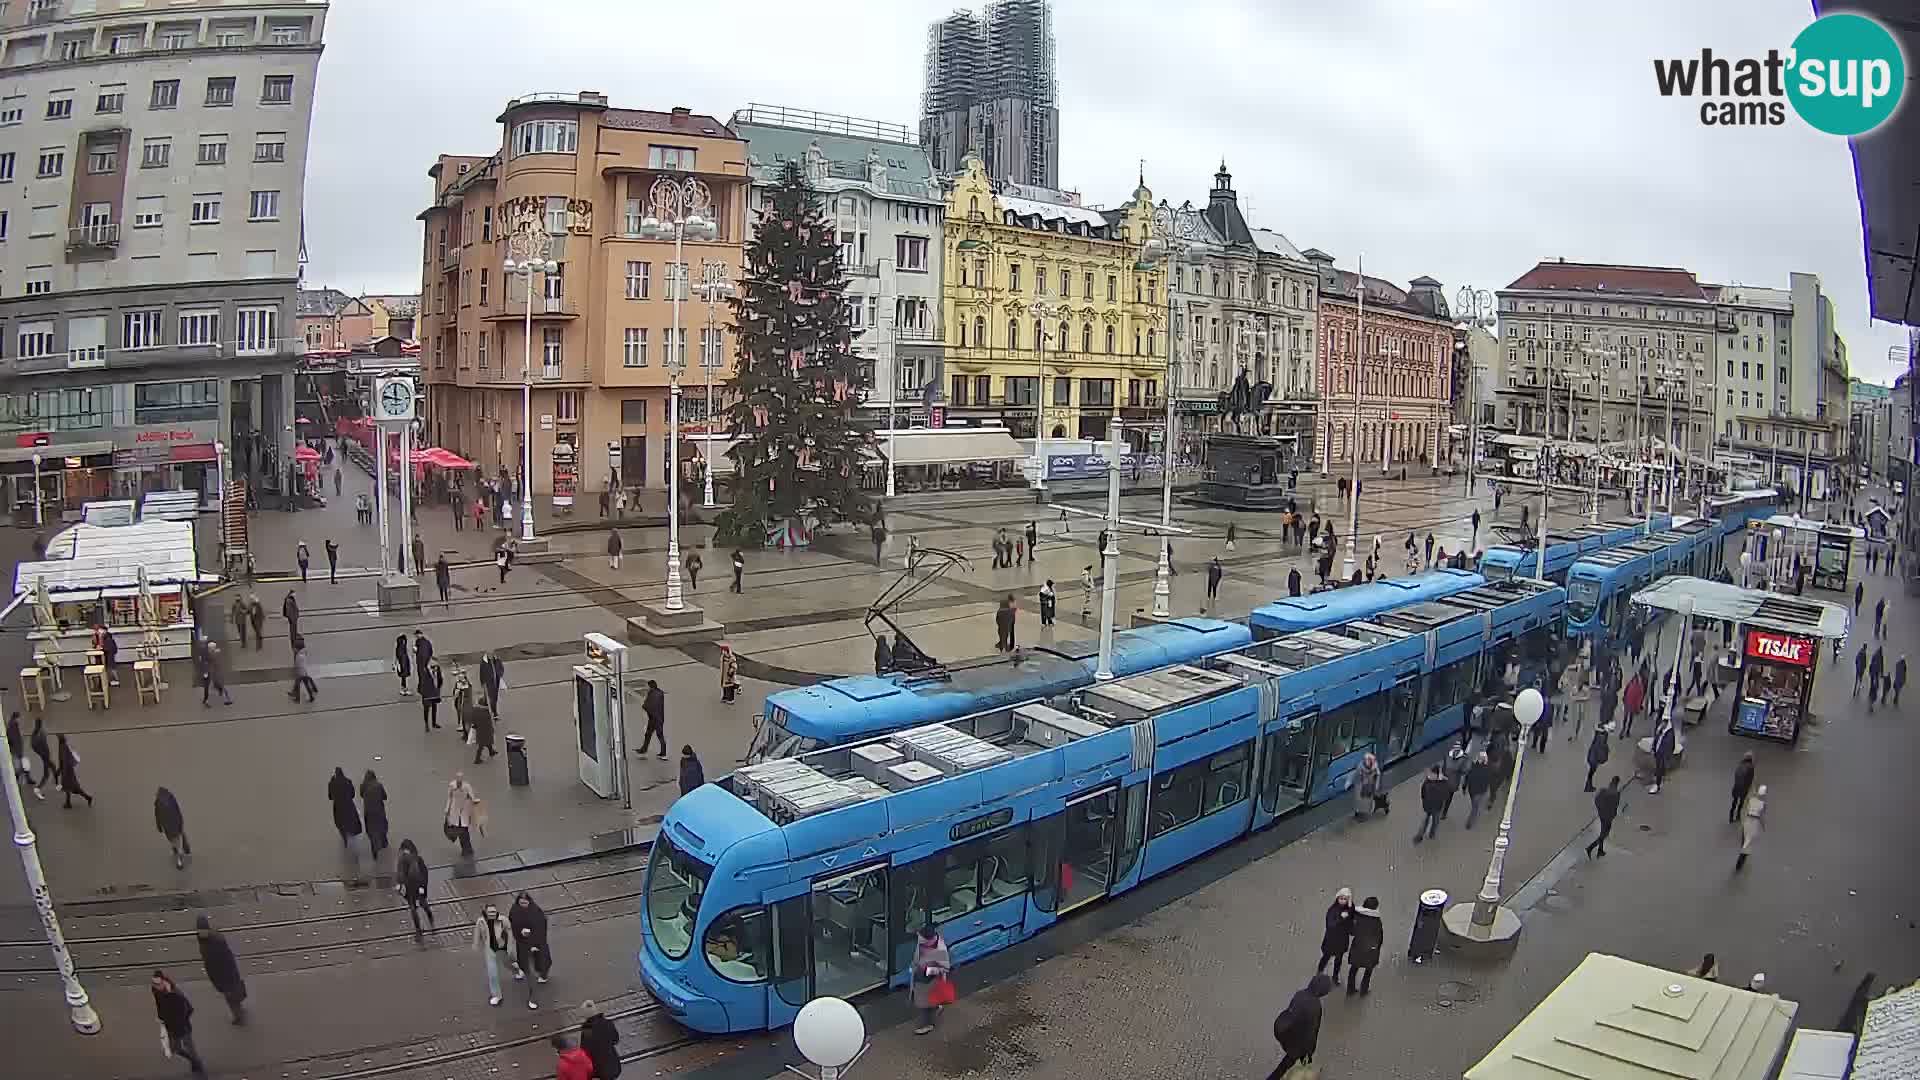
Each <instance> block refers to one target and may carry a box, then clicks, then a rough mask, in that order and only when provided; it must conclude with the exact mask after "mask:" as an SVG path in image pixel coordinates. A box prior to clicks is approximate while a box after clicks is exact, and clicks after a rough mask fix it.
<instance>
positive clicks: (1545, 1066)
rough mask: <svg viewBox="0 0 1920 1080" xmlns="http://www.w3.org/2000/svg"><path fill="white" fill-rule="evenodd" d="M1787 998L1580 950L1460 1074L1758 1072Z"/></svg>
mask: <svg viewBox="0 0 1920 1080" xmlns="http://www.w3.org/2000/svg"><path fill="white" fill-rule="evenodd" d="M1799 1010H1800V1006H1799V1004H1798V1003H1797V1002H1792V1001H1787V1000H1785V999H1783V998H1781V997H1778V996H1776V995H1773V994H1762V993H1756V992H1754V991H1751V990H1743V989H1740V988H1738V987H1733V986H1723V985H1721V984H1720V983H1717V982H1709V981H1707V980H1705V979H1696V978H1694V977H1693V976H1691V975H1682V974H1679V973H1677V972H1672V971H1668V970H1666V969H1664V968H1657V967H1652V966H1650V965H1647V964H1637V963H1634V962H1633V961H1631V960H1625V959H1622V958H1620V957H1618V956H1609V955H1607V954H1605V953H1588V954H1587V958H1586V959H1585V960H1582V961H1581V962H1580V966H1579V967H1576V968H1574V969H1573V971H1572V973H1570V974H1569V975H1568V976H1567V977H1566V979H1565V980H1564V981H1562V982H1561V983H1560V985H1559V986H1557V987H1555V988H1554V990H1553V992H1552V993H1550V994H1548V995H1547V997H1546V1000H1544V1001H1542V1002H1541V1003H1540V1004H1539V1005H1538V1006H1536V1007H1535V1008H1534V1010H1533V1011H1532V1012H1530V1013H1528V1014H1527V1015H1526V1016H1525V1017H1524V1018H1522V1019H1521V1021H1520V1023H1519V1024H1518V1025H1517V1026H1516V1027H1515V1028H1514V1029H1513V1030H1512V1031H1510V1032H1508V1033H1507V1036H1506V1038H1504V1039H1501V1040H1500V1042H1499V1043H1498V1044H1497V1045H1495V1046H1494V1048H1493V1049H1492V1050H1490V1051H1488V1053H1487V1056H1486V1057H1484V1058H1481V1059H1480V1061H1479V1062H1478V1063H1476V1064H1475V1065H1474V1066H1472V1067H1471V1068H1469V1069H1468V1070H1467V1072H1466V1078H1465V1080H1661V1078H1670V1077H1679V1076H1684V1077H1689V1078H1692V1080H1768V1078H1770V1077H1772V1076H1773V1075H1774V1072H1775V1070H1776V1069H1777V1068H1779V1066H1780V1063H1781V1061H1782V1060H1783V1058H1784V1056H1785V1054H1786V1050H1787V1039H1788V1037H1789V1036H1790V1035H1791V1034H1792V1032H1793V1018H1794V1015H1795V1014H1796V1013H1798V1012H1799Z"/></svg>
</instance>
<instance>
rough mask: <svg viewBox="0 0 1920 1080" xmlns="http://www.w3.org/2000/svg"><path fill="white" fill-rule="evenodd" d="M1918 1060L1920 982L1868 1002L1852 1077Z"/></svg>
mask: <svg viewBox="0 0 1920 1080" xmlns="http://www.w3.org/2000/svg"><path fill="white" fill-rule="evenodd" d="M1876 509H1877V508H1876ZM1916 1061H1920V983H1915V984H1913V985H1912V986H1909V987H1907V988H1906V989H1904V990H1895V991H1893V992H1892V993H1889V994H1885V995H1883V996H1881V997H1878V998H1875V999H1874V1000H1872V1001H1870V1002H1868V1003H1867V1015H1866V1019H1865V1020H1864V1021H1863V1022H1862V1023H1861V1025H1860V1045H1859V1047H1858V1048H1857V1049H1856V1050H1855V1051H1854V1054H1853V1073H1852V1077H1853V1080H1899V1078H1901V1077H1911V1076H1912V1075H1913V1063H1914V1062H1916Z"/></svg>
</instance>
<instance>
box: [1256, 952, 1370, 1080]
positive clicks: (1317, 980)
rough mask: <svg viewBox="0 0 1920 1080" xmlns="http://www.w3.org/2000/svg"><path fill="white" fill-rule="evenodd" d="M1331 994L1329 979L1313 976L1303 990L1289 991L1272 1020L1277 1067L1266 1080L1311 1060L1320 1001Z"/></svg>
mask: <svg viewBox="0 0 1920 1080" xmlns="http://www.w3.org/2000/svg"><path fill="white" fill-rule="evenodd" d="M1368 973H1369V974H1371V973H1372V972H1371V971H1369V972H1368ZM1332 991H1333V980H1332V979H1329V978H1327V977H1326V976H1325V975H1315V976H1314V977H1313V978H1312V979H1309V980H1308V981H1307V985H1306V986H1305V987H1304V988H1302V989H1299V990H1295V991H1294V992H1293V999H1292V1000H1291V1001H1289V1002H1287V1007H1286V1008H1285V1009H1282V1010H1281V1011H1280V1015H1278V1016H1276V1017H1274V1018H1273V1037H1274V1039H1275V1040H1276V1041H1277V1042H1279V1044H1280V1049H1281V1051H1282V1054H1281V1057H1280V1064H1278V1065H1276V1066H1274V1068H1273V1071H1272V1072H1270V1073H1268V1074H1267V1080H1282V1078H1283V1077H1285V1076H1286V1075H1287V1070H1289V1069H1291V1068H1293V1067H1294V1066H1295V1065H1297V1064H1299V1063H1301V1062H1303V1061H1305V1062H1310V1061H1312V1060H1313V1054H1314V1051H1315V1050H1317V1049H1318V1048H1319V1046H1320V1012H1321V1006H1320V999H1321V998H1323V997H1326V996H1327V995H1328V994H1329V993H1331V992H1332Z"/></svg>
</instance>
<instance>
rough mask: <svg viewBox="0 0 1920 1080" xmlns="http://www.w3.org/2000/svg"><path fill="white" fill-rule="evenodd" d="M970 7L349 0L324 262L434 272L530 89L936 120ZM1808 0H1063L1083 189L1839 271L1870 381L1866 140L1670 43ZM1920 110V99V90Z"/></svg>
mask: <svg viewBox="0 0 1920 1080" xmlns="http://www.w3.org/2000/svg"><path fill="white" fill-rule="evenodd" d="M956 6H959V5H958V4H956V3H955V2H954V0H836V2H831V3H814V4H794V3H789V2H785V0H730V2H728V3H724V4H717V3H704V4H703V3H666V2H663V0H547V2H546V3H537V4H531V5H529V4H527V3H525V2H524V0H516V2H513V3H507V2H504V0H335V2H334V4H333V7H332V9H331V14H330V16H329V22H328V26H327V39H326V45H327V49H326V55H325V58H324V60H323V61H322V62H321V67H320V89H319V99H318V103H317V106H316V109H315V112H314V122H313V146H312V153H311V155H310V157H309V161H308V167H307V205H306V212H307V244H308V249H309V251H310V254H311V256H312V261H311V263H310V264H309V266H308V268H307V274H308V282H309V284H310V285H322V284H324V285H332V286H335V287H338V288H341V289H346V290H348V291H351V292H362V291H380V292H411V291H415V290H417V289H418V288H419V285H420V282H419V269H420V254H419V253H420V225H419V223H418V222H416V221H415V220H414V215H415V214H417V213H418V212H419V211H420V210H421V209H423V208H424V207H425V206H426V204H427V202H428V200H429V198H430V196H431V186H430V182H429V181H428V179H427V176H426V170H427V166H428V165H429V164H431V163H432V161H433V158H434V155H435V154H437V153H443V152H444V153H488V152H491V151H493V150H495V149H498V148H499V146H500V142H501V139H500V133H499V128H498V126H497V125H496V124H494V123H493V120H494V117H495V116H497V115H498V114H499V110H500V106H501V105H502V104H503V103H504V102H505V101H506V100H507V99H508V98H510V97H512V96H515V95H518V94H524V93H530V92H534V91H544V90H564V91H574V90H581V89H592V90H599V91H603V92H605V93H606V94H608V95H609V97H610V98H611V99H612V101H613V103H614V104H615V105H621V106H629V107H639V108H656V109H665V108H670V107H672V106H674V105H686V106H689V107H691V108H692V109H694V110H695V111H696V112H708V113H712V114H713V115H716V116H719V117H720V118H722V119H725V118H726V117H727V116H729V115H730V114H731V113H732V111H733V110H734V109H736V108H739V107H741V106H744V105H746V104H748V103H749V102H759V103H767V104H777V105H788V106H794V107H799V108H808V109H819V110H822V111H831V112H843V113H849V114H852V115H855V116H860V117H864V118H871V119H877V120H888V121H896V122H899V123H903V124H906V125H908V126H909V127H915V126H917V122H918V114H919V98H920V87H921V81H922V75H923V65H924V63H925V51H926V26H927V23H928V22H929V21H930V20H932V19H934V18H937V17H940V16H942V15H945V14H946V13H948V12H949V11H951V10H953V9H954V8H955V7H956ZM1810 20H1811V10H1810V4H1809V3H1808V2H1807V0H1697V2H1693V3H1685V4H1675V3H1672V2H1670V0H1618V2H1615V3H1610V4H1563V3H1553V2H1542V0H1342V2H1340V3H1323V2H1320V0H1182V2H1180V3H1177V4H1166V3H1152V4H1149V3H1146V2H1144V0H1056V2H1055V4H1054V37H1055V41H1056V47H1057V60H1056V70H1057V74H1058V79H1059V92H1060V102H1059V105H1060V126H1061V168H1060V174H1061V182H1062V184H1063V186H1067V187H1072V188H1077V189H1079V190H1080V191H1082V192H1084V193H1085V196H1086V198H1087V199H1088V200H1089V201H1091V202H1096V203H1107V204H1111V203H1115V202H1118V201H1120V200H1122V199H1124V198H1125V196H1126V195H1127V193H1128V192H1129V191H1131V189H1132V187H1133V184H1134V178H1135V173H1136V170H1137V169H1138V162H1139V160H1140V159H1142V158H1144V159H1145V160H1146V179H1147V185H1148V186H1149V187H1150V188H1152V189H1153V191H1154V193H1155V195H1156V196H1166V197H1170V198H1171V199H1172V200H1173V201H1174V202H1176V203H1178V202H1179V201H1181V200H1182V199H1192V200H1194V201H1195V202H1204V201H1205V199H1206V192H1207V189H1208V187H1209V186H1210V185H1211V176H1212V173H1213V171H1214V169H1215V168H1216V167H1217V166H1218V164H1219V162H1220V159H1221V158H1222V157H1224V158H1225V159H1226V161H1227V164H1228V166H1229V168H1230V169H1231V170H1232V171H1233V174H1234V183H1235V186H1236V187H1237V188H1238V189H1239V191H1240V197H1241V203H1242V207H1243V209H1246V210H1248V211H1249V216H1250V217H1251V218H1252V220H1253V222H1254V224H1255V225H1258V226H1261V227H1265V228H1272V229H1277V230H1280V231H1281V232H1284V233H1285V234H1286V235H1287V236H1288V237H1289V238H1291V239H1292V240H1293V241H1294V243H1295V244H1297V245H1299V246H1300V247H1302V248H1306V247H1319V248H1322V249H1324V250H1326V251H1328V252H1331V253H1332V254H1334V255H1335V256H1336V257H1337V258H1338V259H1339V261H1340V265H1342V266H1343V267H1347V268H1351V267H1352V266H1353V265H1354V263H1355V261H1356V259H1357V258H1358V257H1359V256H1362V255H1364V256H1365V258H1366V268H1367V270H1368V272H1370V273H1374V274H1378V275H1381V276H1384V277H1388V278H1393V279H1396V280H1399V281H1402V282H1404V281H1405V280H1406V279H1408V278H1411V277H1415V276H1418V275H1420V274H1428V275H1431V276H1433V277H1435V278H1437V279H1439V280H1440V281H1442V282H1444V283H1446V287H1447V295H1448V297H1449V299H1451V298H1452V296H1453V293H1454V290H1455V289H1456V288H1457V287H1458V286H1459V285H1461V284H1463V283H1464V284H1471V285H1474V286H1477V287H1481V288H1487V289H1497V288H1500V287H1501V286H1504V285H1506V284H1507V283H1508V282H1510V281H1512V280H1513V279H1514V278H1516V277H1518V276H1519V275H1520V274H1521V273H1523V272H1524V271H1525V270H1527V269H1528V268H1529V267H1530V266H1532V265H1533V263H1534V262H1535V261H1536V260H1538V259H1542V258H1555V257H1565V258H1567V259H1570V260H1578V261H1592V262H1601V261H1608V262H1625V263H1646V264H1655V265H1667V266H1682V267H1686V268H1688V269H1691V270H1693V271H1694V272H1695V273H1697V274H1698V275H1699V276H1700V277H1701V278H1702V279H1703V280H1706V281H1714V282H1737V283H1743V284H1750V285H1762V286H1769V287H1776V288H1785V287H1786V284H1787V274H1788V272H1789V271H1791V270H1803V271H1812V272H1814V273H1817V274H1819V275H1820V276H1821V278H1822V279H1823V281H1824V283H1825V286H1826V289H1827V291H1828V293H1829V294H1830V295H1831V296H1832V298H1833V302H1834V306H1835V310H1836V313H1837V315H1838V317H1839V321H1840V326H1841V331H1842V333H1843V334H1844V336H1845V337H1846V339H1847V344H1848V348H1849V353H1850V360H1851V364H1852V369H1853V372H1854V374H1856V375H1859V376H1863V377H1867V378H1871V379H1875V380H1878V381H1891V379H1892V368H1891V365H1890V363H1889V361H1888V359H1887V349H1888V346H1890V345H1897V344H1901V343H1903V342H1904V340H1905V338H1904V336H1903V333H1902V331H1900V330H1899V329H1898V328H1896V327H1892V326H1889V325H1886V324H1870V323H1869V320H1868V317H1867V295H1866V283H1865V275H1864V269H1863V266H1864V264H1863V259H1862V254H1861V252H1862V245H1861V238H1860V209H1859V202H1858V199H1857V196H1856V190H1855V186H1854V176H1853V165H1852V159H1851V156H1850V155H1849V153H1848V150H1847V144H1846V142H1845V141H1844V140H1842V139H1839V138H1835V137H1832V136H1828V135H1822V134H1819V133H1817V132H1815V131H1813V130H1812V129H1811V128H1808V127H1806V126H1805V125H1803V124H1801V123H1800V122H1799V121H1798V119H1797V118H1794V117H1792V116H1791V111H1790V110H1789V120H1788V122H1787V124H1786V125H1785V126H1782V127H1756V128H1710V127H1704V126H1702V125H1701V124H1700V122H1699V118H1698V114H1697V104H1693V103H1688V102H1685V101H1682V100H1680V99H1662V98H1660V97H1659V95H1658V94H1657V93H1656V92H1655V89H1654V82H1653V73H1652V71H1653V69H1652V64H1651V60H1652V58H1654V57H1656V56H1660V57H1679V56H1687V55H1689V54H1692V55H1698V52H1699V50H1700V48H1701V47H1702V46H1709V45H1710V46H1712V47H1713V49H1714V51H1715V52H1716V53H1718V54H1720V55H1729V56H1736V57H1737V56H1754V55H1762V54H1764V53H1765V51H1766V49H1767V48H1768V47H1770V46H1774V47H1779V48H1783V49H1784V48H1785V47H1786V46H1787V45H1788V44H1789V43H1791V41H1792V40H1793V37H1794V35H1795V34H1797V33H1798V32H1799V30H1800V29H1801V28H1802V27H1803V26H1805V24H1806V23H1807V22H1809V21H1810ZM1907 107H1913V105H1912V104H1911V103H1909V104H1908V105H1907Z"/></svg>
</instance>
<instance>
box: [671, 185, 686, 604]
mask: <svg viewBox="0 0 1920 1080" xmlns="http://www.w3.org/2000/svg"><path fill="white" fill-rule="evenodd" d="M683 198H684V197H683ZM686 218H687V208H686V205H685V203H684V201H683V202H682V204H681V206H680V209H679V216H678V217H677V218H676V220H675V221H674V223H673V279H674V284H673V344H672V350H673V353H672V355H670V356H668V357H667V379H668V386H667V414H668V419H667V610H668V611H679V610H681V609H682V608H684V607H686V602H685V601H684V600H682V599H681V596H680V365H681V362H682V359H683V357H684V356H685V352H684V346H685V335H686V332H687V331H686V329H685V328H684V327H682V326H681V324H680V293H681V292H682V291H683V290H684V289H685V288H686V286H687V271H686V266H685V265H684V264H683V263H682V262H681V260H682V258H684V254H683V252H684V244H685V241H686V236H687V221H686Z"/></svg>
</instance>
